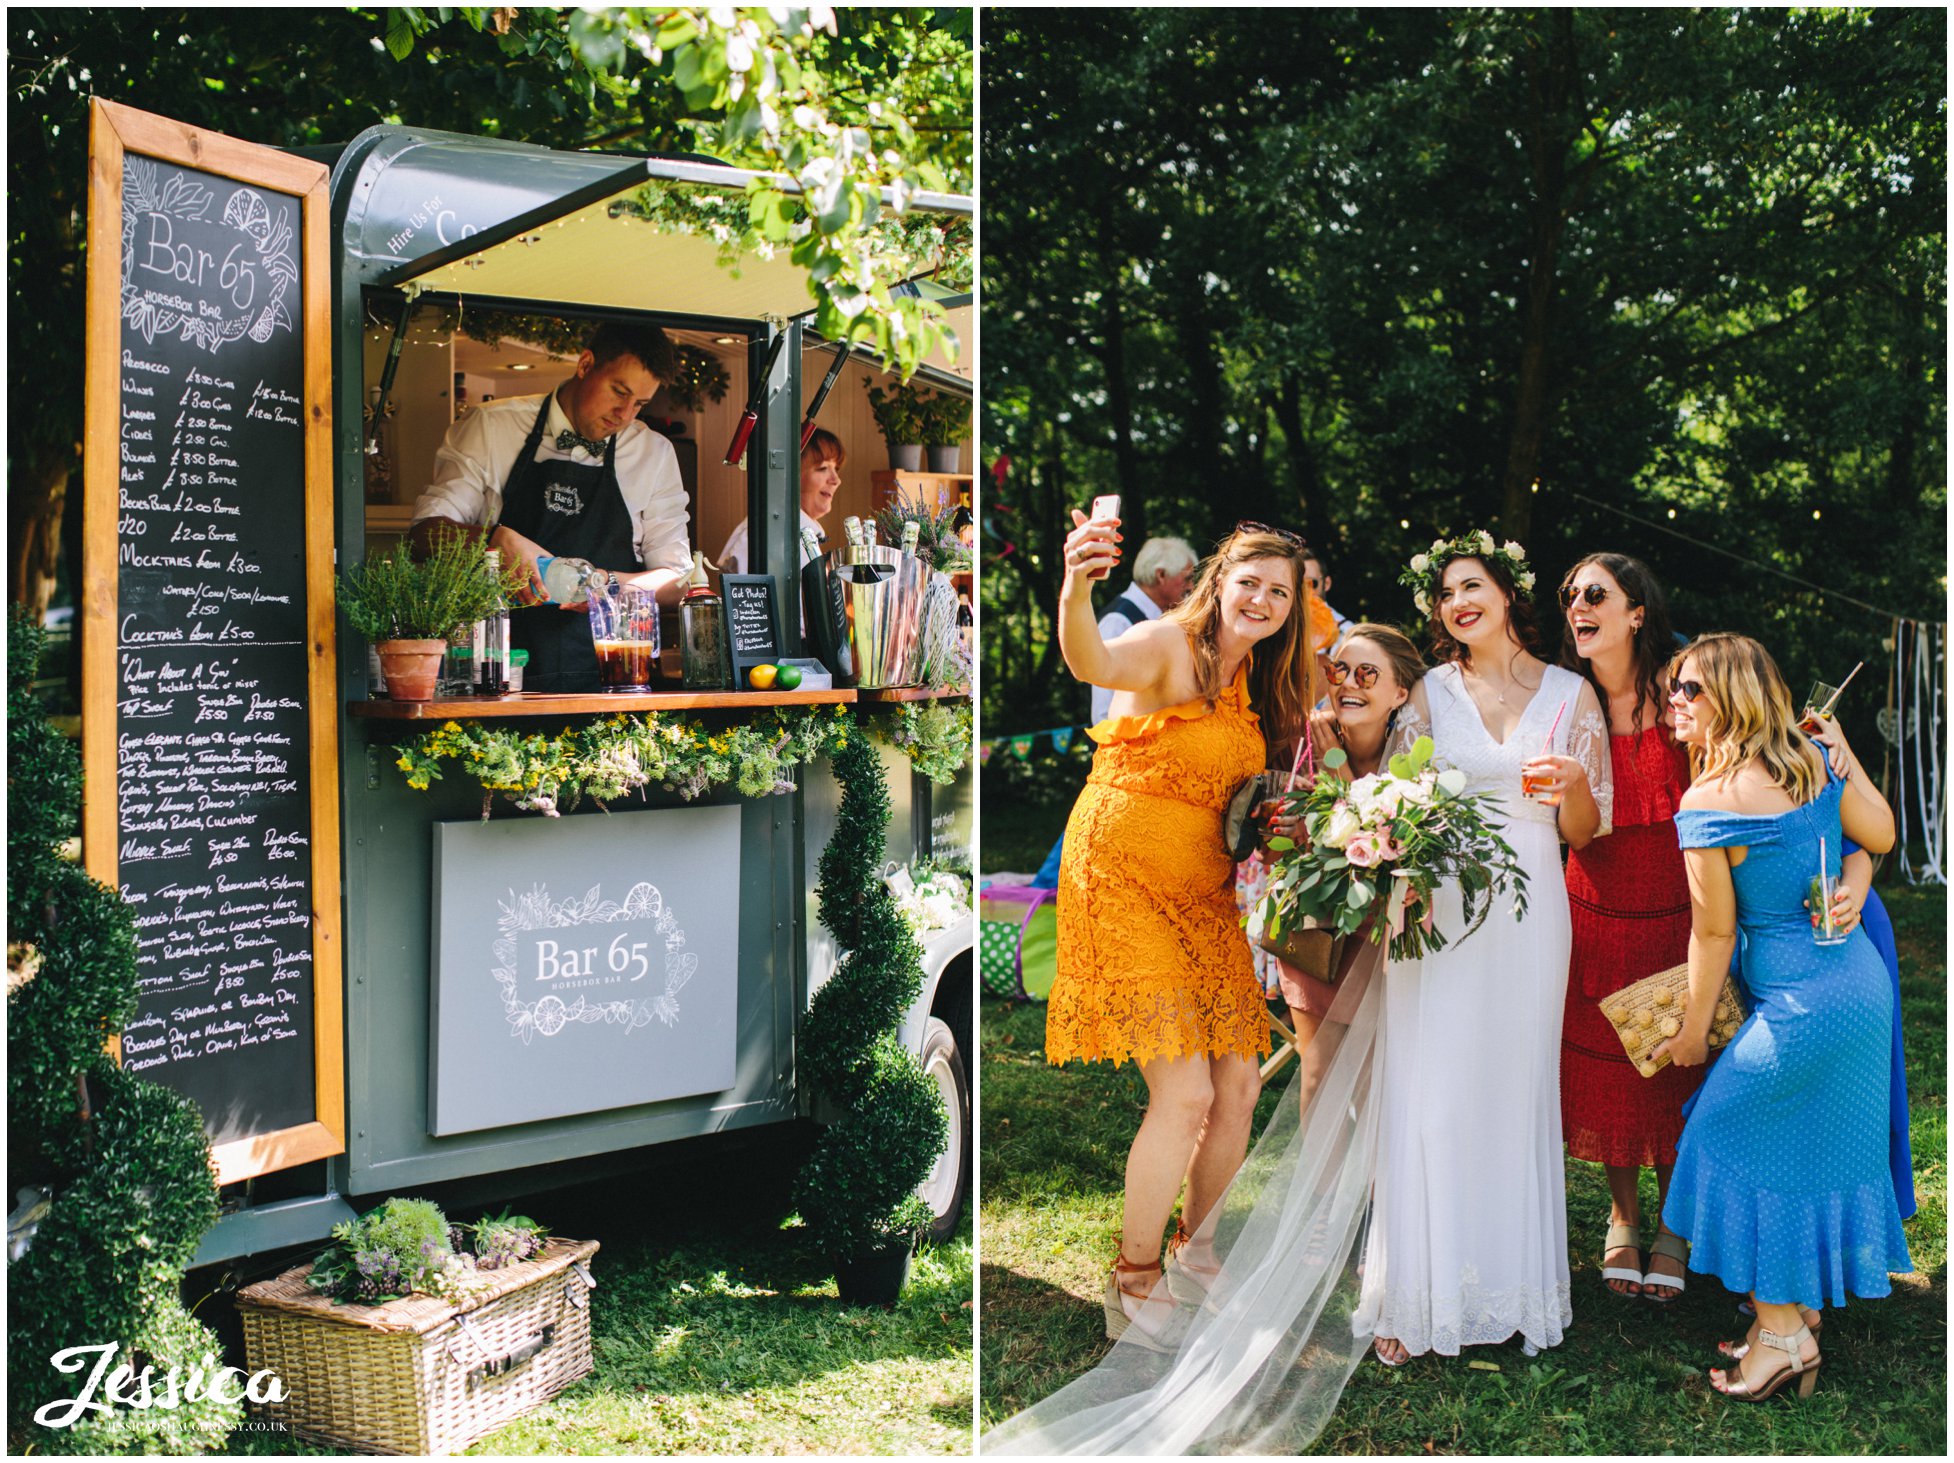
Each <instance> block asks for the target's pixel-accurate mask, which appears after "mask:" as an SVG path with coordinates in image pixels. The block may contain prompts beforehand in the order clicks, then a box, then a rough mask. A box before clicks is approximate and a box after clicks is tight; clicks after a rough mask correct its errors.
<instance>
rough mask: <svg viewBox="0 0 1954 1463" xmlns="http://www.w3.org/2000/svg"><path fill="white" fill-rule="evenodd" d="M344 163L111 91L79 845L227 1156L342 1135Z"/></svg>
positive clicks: (86, 526) (130, 1057)
mask: <svg viewBox="0 0 1954 1463" xmlns="http://www.w3.org/2000/svg"><path fill="white" fill-rule="evenodd" d="M326 180H327V172H326V169H325V168H323V167H321V166H320V165H319V164H317V163H313V162H309V161H305V160H303V159H300V158H296V157H292V156H290V155H288V154H286V153H282V152H278V151H276V150H274V149H272V148H266V147H257V146H253V145H251V144H248V143H243V142H239V141H237V140H236V139H234V138H229V137H224V136H221V135H219V134H217V133H213V132H206V131H203V130H202V129H200V128H196V127H191V126H187V125H185V124H183V123H180V122H173V121H170V120H169V119H167V118H164V117H157V116H153V115H151V114H149V113H146V112H139V111H136V110H134V109H133V108H130V107H125V106H120V105H117V104H115V103H111V102H103V101H96V102H94V103H93V104H92V105H91V107H90V115H89V213H88V242H89V248H88V313H87V324H86V329H87V421H88V429H87V439H86V441H85V443H84V449H83V463H84V485H85V486H84V499H83V520H82V536H83V573H84V580H85V586H84V592H83V594H82V596H81V601H82V602H81V618H82V680H83V702H82V704H83V707H84V714H83V718H82V755H83V761H84V766H85V769H86V773H87V780H86V795H85V799H84V804H83V823H82V833H83V840H82V841H83V852H84V856H85V858H86V860H87V864H88V869H89V872H90V873H92V874H93V875H95V876H96V877H97V878H99V879H102V880H104V881H105V882H107V883H111V884H117V885H119V886H120V888H121V890H122V894H123V897H124V899H125V900H127V901H128V903H129V904H130V905H131V906H132V907H133V908H134V911H135V916H136V934H137V943H138V952H139V959H140V963H141V975H140V988H139V994H138V1004H137V1013H136V1016H135V1018H134V1019H133V1020H132V1021H131V1022H130V1023H129V1025H128V1026H127V1027H125V1028H124V1029H123V1031H122V1033H121V1039H120V1056H121V1060H122V1062H123V1064H124V1066H125V1067H126V1068H127V1069H128V1070H130V1071H140V1072H141V1073H142V1074H143V1075H144V1076H145V1077H148V1078H150V1079H151V1080H154V1081H157V1082H161V1083H163V1084H165V1085H166V1086H170V1087H173V1088H175V1089H177V1090H178V1091H180V1092H183V1093H185V1094H187V1095H188V1096H190V1097H192V1098H194V1099H195V1100H196V1101H197V1103H198V1105H199V1106H200V1107H201V1108H202V1110H203V1115H204V1126H205V1128H206V1130H207V1131H208V1132H209V1134H210V1137H211V1145H212V1150H213V1153H214V1156H215V1158H216V1162H217V1170H218V1180H219V1182H221V1183H232V1182H235V1181H237V1180H239V1179H245V1178H250V1177H252V1176H254V1175H256V1174H261V1173H269V1172H272V1171H274V1170H277V1169H282V1168H290V1167H292V1166H293V1165H295V1164H299V1163H305V1162H309V1161H311V1160H313V1159H316V1158H322V1157H325V1156H327V1155H330V1154H335V1153H343V1152H344V1151H345V1146H346V1144H345V1117H344V1114H345V1091H344V1088H345V1082H344V1055H343V1054H344V1036H345V1033H344V1029H343V1016H342V1009H341V991H340V979H341V975H340V955H339V949H340V930H339V901H340V889H339V799H338V777H337V773H336V764H337V749H336V737H337V716H336V708H337V704H338V703H337V698H336V694H335V682H334V666H333V596H332V544H333V536H332V441H331V426H332V422H331V341H330V334H329V331H330V319H329V299H330V288H331V281H330V277H329V265H328V262H327V195H326Z"/></svg>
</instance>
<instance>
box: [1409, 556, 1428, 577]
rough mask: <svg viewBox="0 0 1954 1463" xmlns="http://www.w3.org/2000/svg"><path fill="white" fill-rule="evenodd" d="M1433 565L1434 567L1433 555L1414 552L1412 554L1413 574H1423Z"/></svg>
mask: <svg viewBox="0 0 1954 1463" xmlns="http://www.w3.org/2000/svg"><path fill="white" fill-rule="evenodd" d="M1431 567H1432V560H1431V555H1429V554H1413V555H1412V556H1411V572H1412V573H1413V574H1423V573H1424V572H1425V571H1426V570H1427V569H1429V568H1431Z"/></svg>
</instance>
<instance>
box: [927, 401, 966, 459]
mask: <svg viewBox="0 0 1954 1463" xmlns="http://www.w3.org/2000/svg"><path fill="white" fill-rule="evenodd" d="M969 435H970V403H969V402H967V401H965V400H964V399H963V398H962V397H961V396H952V395H950V394H949V393H948V392H943V391H939V392H937V393H936V395H934V396H932V397H931V398H930V399H929V400H928V401H926V402H924V403H923V450H924V451H925V452H926V453H927V454H928V455H929V470H930V471H931V472H946V473H953V472H955V471H956V470H957V458H958V456H959V448H958V444H959V443H961V442H962V441H963V440H964V438H966V437H968V436H969Z"/></svg>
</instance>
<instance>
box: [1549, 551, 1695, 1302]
mask: <svg viewBox="0 0 1954 1463" xmlns="http://www.w3.org/2000/svg"><path fill="white" fill-rule="evenodd" d="M1560 604H1561V616H1562V626H1561V630H1562V636H1561V653H1560V663H1561V665H1563V666H1564V667H1566V668H1567V669H1568V670H1571V671H1574V672H1576V673H1577V674H1580V675H1582V676H1585V677H1586V678H1587V682H1588V684H1589V685H1590V686H1592V687H1593V688H1594V690H1595V693H1596V695H1597V696H1598V697H1599V698H1600V701H1601V706H1602V709H1603V711H1604V712H1606V714H1607V717H1608V731H1609V734H1610V735H1609V738H1608V753H1609V758H1610V761H1611V764H1612V766H1613V770H1614V779H1615V808H1614V818H1613V823H1614V832H1613V834H1612V835H1611V836H1609V837H1607V838H1597V839H1595V840H1594V841H1593V842H1592V843H1590V844H1588V845H1587V847H1585V848H1581V849H1576V850H1574V851H1573V852H1571V853H1570V854H1569V855H1568V859H1567V903H1568V913H1569V917H1570V919H1571V920H1572V924H1573V930H1574V956H1573V962H1572V965H1571V966H1570V968H1569V970H1568V979H1567V1010H1566V1014H1565V1016H1564V1018H1563V1021H1562V1025H1561V1048H1560V1101H1561V1126H1562V1128H1563V1130H1564V1131H1565V1134H1566V1137H1567V1151H1568V1152H1569V1153H1571V1154H1573V1155H1574V1157H1576V1158H1581V1159H1585V1160H1587V1161H1588V1162H1589V1163H1599V1164H1601V1165H1602V1167H1603V1168H1604V1169H1605V1171H1606V1172H1607V1175H1608V1196H1609V1199H1610V1202H1611V1210H1610V1213H1609V1216H1608V1234H1607V1238H1606V1240H1605V1241H1604V1242H1603V1248H1602V1257H1601V1264H1602V1271H1601V1275H1602V1279H1603V1280H1604V1281H1605V1282H1606V1283H1607V1286H1608V1288H1609V1289H1610V1290H1612V1291H1614V1292H1615V1293H1616V1294H1617V1295H1622V1296H1635V1295H1640V1296H1643V1297H1645V1298H1646V1299H1648V1300H1651V1301H1655V1302H1657V1303H1658V1304H1666V1303H1667V1302H1669V1301H1671V1300H1673V1299H1674V1298H1675V1297H1676V1296H1677V1295H1679V1294H1680V1293H1681V1292H1682V1289H1683V1270H1684V1266H1685V1265H1686V1263H1687V1262H1688V1260H1689V1250H1688V1248H1687V1247H1686V1246H1685V1245H1684V1244H1683V1242H1682V1240H1681V1239H1680V1238H1678V1237H1677V1236H1676V1235H1674V1234H1671V1233H1670V1232H1669V1231H1668V1230H1666V1229H1664V1228H1662V1227H1661V1222H1660V1220H1659V1219H1658V1221H1657V1229H1656V1235H1655V1241H1654V1244H1653V1245H1652V1246H1651V1248H1650V1250H1649V1264H1648V1270H1647V1271H1646V1272H1644V1270H1643V1268H1642V1209H1641V1200H1640V1198H1639V1196H1638V1185H1639V1183H1640V1181H1641V1173H1642V1170H1643V1169H1644V1168H1653V1169H1654V1170H1655V1176H1656V1192H1657V1195H1658V1198H1657V1201H1656V1210H1657V1213H1658V1215H1660V1213H1661V1208H1662V1203H1661V1197H1662V1196H1666V1195H1667V1194H1668V1192H1669V1173H1670V1170H1671V1169H1673V1168H1674V1167H1675V1166H1676V1140H1677V1139H1678V1138H1680V1137H1681V1136H1682V1131H1683V1104H1684V1102H1686V1101H1687V1100H1688V1099H1689V1095H1690V1094H1691V1093H1692V1092H1694V1091H1695V1090H1696V1084H1697V1082H1698V1081H1699V1080H1701V1075H1702V1074H1701V1072H1700V1071H1699V1070H1698V1069H1696V1068H1692V1067H1677V1066H1668V1067H1664V1068H1663V1069H1662V1070H1661V1071H1660V1072H1658V1073H1656V1075H1655V1076H1653V1077H1649V1078H1644V1077H1643V1076H1641V1074H1640V1073H1638V1072H1637V1071H1636V1070H1635V1067H1634V1065H1633V1063H1631V1062H1630V1061H1629V1059H1628V1056H1627V1054H1626V1053H1625V1052H1623V1050H1622V1044H1621V1041H1620V1040H1619V1039H1618V1038H1617V1037H1616V1035H1615V1029H1614V1027H1613V1026H1611V1025H1610V1024H1609V1022H1608V1018H1607V1017H1605V1016H1603V1015H1602V1014H1601V1001H1602V998H1603V997H1605V996H1610V995H1613V994H1614V993H1615V992H1616V991H1618V990H1620V989H1621V988H1622V987H1624V986H1627V985H1632V984H1633V983H1634V982H1636V981H1638V980H1641V979H1642V978H1643V977H1644V976H1649V975H1654V974H1655V973H1656V972H1657V971H1658V970H1667V969H1669V968H1670V967H1671V966H1675V965H1680V964H1681V963H1682V962H1683V960H1684V959H1686V958H1687V957H1688V954H1689V883H1688V881H1687V880H1686V879H1685V877H1684V875H1683V853H1682V850H1681V849H1680V848H1679V847H1678V846H1677V844H1676V825H1675V822H1674V819H1675V814H1676V809H1677V808H1678V807H1679V806H1681V803H1682V796H1683V790H1684V789H1685V788H1687V787H1688V786H1689V754H1688V753H1687V752H1686V751H1684V750H1683V747H1682V745H1681V744H1680V743H1679V742H1677V741H1676V738H1675V734H1674V732H1673V730H1672V729H1671V725H1670V717H1669V712H1668V699H1669V698H1668V691H1667V689H1666V676H1667V672H1668V666H1669V658H1670V657H1671V656H1672V655H1673V654H1674V653H1675V649H1676V641H1675V635H1674V633H1673V632H1672V631H1671V630H1670V628H1669V611H1668V608H1667V606H1666V604H1665V603H1664V600H1663V595H1662V589H1661V586H1659V585H1658V584H1657V583H1656V581H1655V576H1654V575H1652V574H1651V573H1650V572H1649V569H1648V566H1647V565H1646V564H1644V563H1642V561H1641V560H1639V559H1631V558H1629V557H1628V556H1627V555H1626V554H1589V555H1588V556H1587V557H1586V558H1585V559H1583V560H1581V561H1580V562H1579V563H1578V564H1576V565H1575V566H1574V567H1573V568H1572V569H1570V570H1569V571H1568V572H1567V577H1566V578H1565V579H1563V580H1562V581H1561V587H1560Z"/></svg>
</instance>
